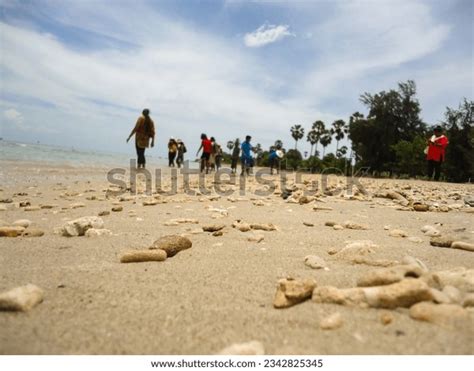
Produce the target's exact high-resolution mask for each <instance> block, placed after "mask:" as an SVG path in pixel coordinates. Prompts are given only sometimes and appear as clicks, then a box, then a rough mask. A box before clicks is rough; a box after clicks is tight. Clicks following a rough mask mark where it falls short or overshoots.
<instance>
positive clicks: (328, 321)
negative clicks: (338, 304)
mask: <svg viewBox="0 0 474 371" xmlns="http://www.w3.org/2000/svg"><path fill="white" fill-rule="evenodd" d="M343 323H344V322H343V320H342V315H341V313H339V312H336V313H333V314H331V315H329V316H328V317H325V318H323V319H322V320H321V322H319V327H321V329H323V330H335V329H337V328H339V327H341V326H342V325H343Z"/></svg>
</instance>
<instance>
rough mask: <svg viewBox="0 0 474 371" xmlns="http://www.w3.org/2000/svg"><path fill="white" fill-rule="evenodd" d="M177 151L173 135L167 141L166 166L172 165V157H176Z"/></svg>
mask: <svg viewBox="0 0 474 371" xmlns="http://www.w3.org/2000/svg"><path fill="white" fill-rule="evenodd" d="M177 152H178V143H176V141H175V140H174V138H173V137H171V138H170V141H169V142H168V166H169V167H174V159H175V158H176V154H177Z"/></svg>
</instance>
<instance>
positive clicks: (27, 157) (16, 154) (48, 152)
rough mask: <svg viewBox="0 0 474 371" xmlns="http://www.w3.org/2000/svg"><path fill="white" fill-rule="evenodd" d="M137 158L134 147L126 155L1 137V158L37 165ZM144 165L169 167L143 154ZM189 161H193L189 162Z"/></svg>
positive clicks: (162, 160)
mask: <svg viewBox="0 0 474 371" xmlns="http://www.w3.org/2000/svg"><path fill="white" fill-rule="evenodd" d="M133 159H136V154H135V150H134V149H131V150H130V153H129V154H125V153H114V152H106V151H88V150H84V149H76V148H74V147H64V146H57V145H50V144H41V143H25V142H21V141H13V140H6V139H2V140H0V160H4V161H18V162H37V163H40V164H50V165H65V166H73V167H107V166H124V165H125V166H128V165H129V164H130V160H133ZM146 159H147V164H149V165H151V166H153V167H166V166H168V159H166V158H163V157H161V156H153V155H150V154H148V153H147V154H146ZM190 163H193V161H191V162H190Z"/></svg>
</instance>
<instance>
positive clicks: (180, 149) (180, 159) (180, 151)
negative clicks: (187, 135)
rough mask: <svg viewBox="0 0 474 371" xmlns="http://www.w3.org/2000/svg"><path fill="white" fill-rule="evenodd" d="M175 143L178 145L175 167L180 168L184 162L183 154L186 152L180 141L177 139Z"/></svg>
mask: <svg viewBox="0 0 474 371" xmlns="http://www.w3.org/2000/svg"><path fill="white" fill-rule="evenodd" d="M176 142H177V143H178V156H177V157H176V165H178V167H181V165H182V164H183V162H184V154H185V153H186V152H187V150H186V146H185V145H184V143H183V142H182V140H181V139H178V140H177V141H176Z"/></svg>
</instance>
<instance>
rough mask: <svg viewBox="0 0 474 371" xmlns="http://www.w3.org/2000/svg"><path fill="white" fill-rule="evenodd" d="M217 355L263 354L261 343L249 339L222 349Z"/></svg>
mask: <svg viewBox="0 0 474 371" xmlns="http://www.w3.org/2000/svg"><path fill="white" fill-rule="evenodd" d="M218 354H219V355H229V356H262V355H264V354H265V349H264V347H263V344H262V343H261V342H259V341H255V340H253V341H250V342H248V343H236V344H232V345H230V346H228V347H226V348H224V349H222V350H221V351H220V352H219V353H218Z"/></svg>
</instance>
